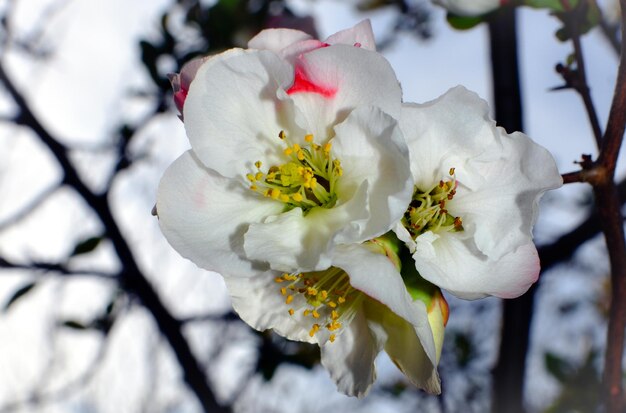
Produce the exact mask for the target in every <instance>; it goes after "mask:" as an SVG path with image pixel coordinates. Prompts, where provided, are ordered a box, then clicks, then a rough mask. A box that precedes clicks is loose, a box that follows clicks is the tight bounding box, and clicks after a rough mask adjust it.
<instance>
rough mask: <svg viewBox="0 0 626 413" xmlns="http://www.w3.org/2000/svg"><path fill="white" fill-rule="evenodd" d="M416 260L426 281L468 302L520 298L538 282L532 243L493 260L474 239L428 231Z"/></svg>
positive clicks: (418, 243) (418, 245) (420, 240)
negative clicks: (491, 298)
mask: <svg viewBox="0 0 626 413" xmlns="http://www.w3.org/2000/svg"><path fill="white" fill-rule="evenodd" d="M413 259H414V260H415V267H416V268H417V271H418V272H419V273H420V275H421V276H422V277H424V278H425V279H426V280H428V281H430V282H431V283H433V284H435V285H437V286H439V287H440V288H443V289H446V290H448V291H449V292H451V293H452V294H454V295H456V296H457V297H459V298H463V299H468V300H473V299H477V298H482V297H485V296H487V295H493V296H496V297H500V298H515V297H518V296H520V295H522V294H523V293H525V292H526V291H527V290H528V289H529V288H530V286H531V285H532V284H533V283H534V282H535V281H537V278H538V276H539V271H540V264H539V257H538V255H537V249H536V248H535V246H534V244H533V243H532V242H531V241H530V240H529V241H528V242H527V243H526V244H524V245H522V246H520V247H518V248H517V249H516V250H514V251H512V252H510V253H508V254H506V255H504V256H503V257H501V258H500V259H498V260H492V259H489V258H488V257H487V256H485V255H484V254H482V253H481V252H480V251H479V250H478V249H477V248H476V247H475V246H474V245H473V242H472V240H471V239H466V240H461V239H459V238H458V237H456V236H455V234H454V233H444V234H441V236H439V235H435V234H433V233H432V232H430V231H428V232H426V233H424V234H422V235H420V236H419V237H417V239H416V249H415V253H414V254H413Z"/></svg>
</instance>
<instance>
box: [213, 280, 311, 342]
mask: <svg viewBox="0 0 626 413" xmlns="http://www.w3.org/2000/svg"><path fill="white" fill-rule="evenodd" d="M280 275H281V273H279V272H276V271H266V272H258V273H256V274H255V275H254V276H251V277H238V276H229V275H225V276H224V281H225V282H226V287H227V288H228V292H229V294H230V298H231V302H232V305H233V308H234V310H235V311H236V312H237V314H239V316H240V317H241V319H242V320H243V321H244V322H245V323H246V324H248V325H249V326H250V327H252V328H254V329H256V330H258V331H265V330H268V329H271V330H274V331H275V332H276V333H277V334H279V335H281V336H283V337H286V338H288V339H289V340H295V341H302V342H305V343H313V344H319V342H320V338H322V336H321V335H320V334H316V335H314V336H313V337H311V336H310V335H309V330H310V329H311V325H312V323H311V318H310V317H308V318H306V317H304V316H303V315H302V308H305V305H306V303H305V302H303V301H304V300H303V299H302V297H301V295H295V296H294V300H293V302H291V303H290V304H286V303H285V297H284V296H283V295H282V294H281V293H280V285H279V284H277V283H276V282H275V281H274V279H275V278H276V277H278V276H280ZM290 308H293V309H294V314H293V315H289V309H290ZM320 333H321V332H320Z"/></svg>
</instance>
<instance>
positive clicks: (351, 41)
mask: <svg viewBox="0 0 626 413" xmlns="http://www.w3.org/2000/svg"><path fill="white" fill-rule="evenodd" d="M326 43H328V44H346V45H349V46H355V45H358V46H357V47H362V48H363V49H367V50H372V51H375V50H376V41H375V40H374V32H373V31H372V23H371V22H370V20H369V19H366V20H363V21H361V22H359V23H357V24H356V25H354V26H353V27H351V28H349V29H345V30H341V31H339V32H337V33H335V34H333V35H331V36H329V37H328V38H327V39H326Z"/></svg>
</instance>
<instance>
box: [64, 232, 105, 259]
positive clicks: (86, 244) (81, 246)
mask: <svg viewBox="0 0 626 413" xmlns="http://www.w3.org/2000/svg"><path fill="white" fill-rule="evenodd" d="M100 241H102V236H97V237H90V238H87V239H86V240H83V241H80V242H79V243H78V244H76V246H75V247H74V251H72V253H71V254H70V257H74V256H76V255H80V254H86V253H88V252H91V251H93V250H95V249H96V248H97V247H98V245H99V244H100Z"/></svg>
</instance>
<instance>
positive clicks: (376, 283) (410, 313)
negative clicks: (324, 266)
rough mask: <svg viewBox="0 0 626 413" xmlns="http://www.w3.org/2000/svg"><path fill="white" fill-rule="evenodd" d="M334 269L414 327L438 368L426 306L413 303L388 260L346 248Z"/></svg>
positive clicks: (360, 248)
mask: <svg viewBox="0 0 626 413" xmlns="http://www.w3.org/2000/svg"><path fill="white" fill-rule="evenodd" d="M333 266H335V267H339V268H341V269H343V270H344V271H345V272H346V273H347V274H348V276H349V277H350V284H351V285H352V286H353V287H354V288H356V289H357V290H360V291H362V292H364V293H365V294H367V295H368V296H369V297H371V298H373V299H374V300H376V301H378V302H380V303H381V304H383V305H384V306H385V307H387V308H388V309H389V310H390V311H391V312H393V313H394V314H396V315H397V316H398V317H400V318H402V319H403V320H405V321H406V322H408V323H409V324H411V326H412V327H413V329H414V332H415V334H416V336H417V338H418V339H419V342H420V343H421V347H422V348H423V350H424V352H425V354H426V355H427V357H428V360H430V363H431V365H432V366H436V364H437V354H436V353H437V351H436V348H435V342H434V338H433V334H432V331H431V328H430V324H429V322H428V315H427V311H426V306H425V305H424V303H422V302H421V301H413V300H412V298H411V296H410V295H409V293H408V292H407V290H406V287H405V286H404V281H403V280H402V277H401V276H400V273H399V272H398V270H397V269H396V268H395V266H394V265H393V263H392V262H391V261H390V260H389V259H388V258H387V257H386V256H384V255H381V254H376V253H373V252H371V251H370V250H368V249H367V248H365V247H364V246H362V245H356V244H352V245H343V246H340V247H337V249H336V250H335V254H334V256H333ZM394 354H395V353H394Z"/></svg>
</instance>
